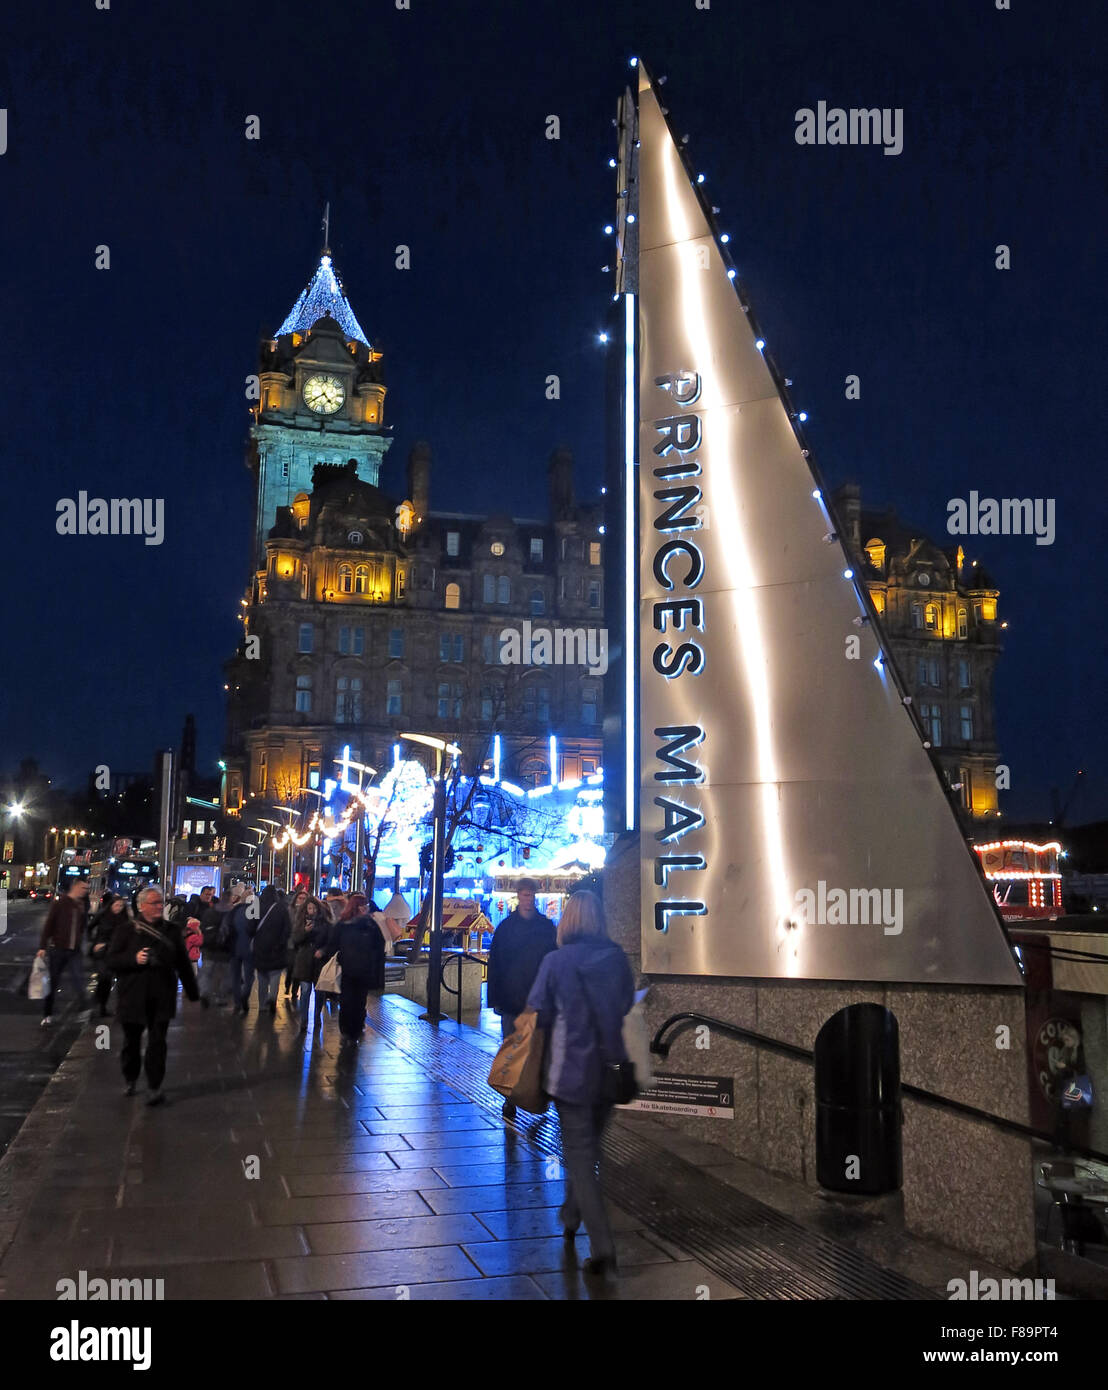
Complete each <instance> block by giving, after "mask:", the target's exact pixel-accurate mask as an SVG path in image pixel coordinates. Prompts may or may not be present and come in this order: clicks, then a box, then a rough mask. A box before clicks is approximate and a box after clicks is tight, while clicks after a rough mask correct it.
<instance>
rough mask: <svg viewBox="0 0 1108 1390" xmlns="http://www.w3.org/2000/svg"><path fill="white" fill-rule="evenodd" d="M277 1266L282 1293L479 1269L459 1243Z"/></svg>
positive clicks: (457, 1275)
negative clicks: (457, 1244)
mask: <svg viewBox="0 0 1108 1390" xmlns="http://www.w3.org/2000/svg"><path fill="white" fill-rule="evenodd" d="M273 1270H274V1274H275V1276H276V1280H277V1291H278V1292H279V1293H310V1292H311V1291H312V1290H315V1289H319V1290H321V1291H324V1292H329V1291H330V1290H332V1289H359V1288H375V1287H380V1286H381V1285H382V1284H385V1285H388V1284H392V1285H394V1286H396V1285H400V1284H404V1285H410V1284H426V1283H428V1282H430V1281H432V1280H434V1281H442V1280H447V1279H464V1278H466V1276H467V1275H473V1274H475V1273H477V1272H478V1271H476V1269H475V1267H474V1265H473V1263H472V1262H471V1261H470V1260H469V1259H468V1258H467V1257H466V1255H465V1254H464V1253H463V1251H462V1250H461V1249H460V1247H458V1246H456V1245H439V1246H431V1247H429V1248H427V1249H419V1250H378V1251H371V1252H367V1253H361V1254H354V1255H308V1256H305V1257H304V1258H302V1259H298V1260H276V1261H274V1264H273Z"/></svg>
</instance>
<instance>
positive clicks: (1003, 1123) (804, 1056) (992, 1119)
mask: <svg viewBox="0 0 1108 1390" xmlns="http://www.w3.org/2000/svg"><path fill="white" fill-rule="evenodd" d="M702 1024H707V1026H708V1027H709V1028H715V1029H718V1031H719V1032H721V1033H723V1034H724V1035H725V1036H727V1037H731V1038H735V1039H737V1040H738V1041H739V1042H745V1043H751V1044H752V1045H753V1046H754V1047H762V1048H765V1050H766V1051H767V1052H776V1053H777V1054H778V1055H779V1056H781V1057H792V1058H793V1059H794V1060H796V1061H799V1062H814V1061H815V1054H814V1053H812V1052H810V1051H809V1050H808V1049H807V1048H805V1047H796V1046H795V1045H794V1044H793V1043H786V1042H781V1041H780V1039H778V1038H768V1037H766V1035H765V1034H764V1033H755V1032H754V1031H753V1030H752V1029H750V1028H742V1027H740V1026H739V1025H738V1024H737V1023H728V1022H726V1021H725V1020H724V1019H721V1018H710V1017H709V1016H708V1015H707V1014H698V1013H684V1014H671V1015H670V1017H669V1018H667V1019H666V1021H665V1022H664V1023H663V1024H662V1025H661V1026H660V1027H659V1029H658V1031H657V1032H656V1033H655V1034H654V1037H653V1038H652V1039H651V1041H650V1050H651V1052H654V1053H656V1054H657V1055H658V1056H659V1057H668V1056H669V1050H670V1047H671V1046H672V1045H673V1040H674V1038H676V1037H677V1036H678V1035H679V1034H680V1033H683V1032H685V1031H686V1030H687V1029H689V1028H694V1027H697V1026H699V1025H702ZM671 1029H672V1030H673V1031H672V1032H670V1035H669V1036H668V1037H665V1036H663V1035H664V1034H665V1033H666V1032H667V1031H669V1030H671ZM900 1090H901V1093H902V1094H903V1095H906V1096H910V1097H911V1098H912V1100H916V1101H919V1102H920V1104H921V1105H929V1106H931V1107H932V1108H934V1109H937V1110H951V1111H953V1112H954V1113H955V1114H958V1115H964V1116H966V1118H967V1119H971V1120H979V1121H981V1122H982V1123H984V1124H990V1125H992V1126H993V1127H994V1128H995V1129H1002V1130H1005V1131H1006V1132H1007V1133H1008V1134H1016V1135H1019V1137H1020V1138H1021V1139H1039V1140H1041V1141H1042V1142H1043V1143H1045V1144H1049V1145H1050V1146H1051V1147H1052V1148H1055V1149H1062V1150H1064V1151H1065V1152H1068V1153H1072V1154H1076V1155H1077V1156H1078V1157H1079V1158H1091V1159H1093V1160H1095V1161H1097V1162H1100V1163H1108V1154H1105V1153H1101V1152H1100V1150H1099V1149H1087V1148H1084V1147H1083V1146H1082V1145H1080V1144H1071V1143H1069V1142H1067V1143H1065V1144H1063V1143H1061V1142H1060V1141H1059V1140H1058V1138H1057V1137H1056V1136H1055V1135H1053V1134H1048V1133H1046V1132H1045V1131H1044V1130H1041V1129H1032V1128H1031V1127H1030V1125H1021V1124H1019V1123H1018V1122H1017V1121H1015V1120H1006V1119H1004V1118H1003V1116H1001V1115H991V1114H990V1113H989V1112H988V1111H987V1110H978V1109H977V1107H976V1106H973V1105H965V1104H964V1103H963V1102H962V1101H960V1100H951V1099H950V1097H949V1096H940V1095H936V1094H935V1092H934V1091H925V1090H924V1089H923V1088H922V1087H920V1086H908V1085H906V1084H905V1083H903V1082H902V1083H901V1086H900Z"/></svg>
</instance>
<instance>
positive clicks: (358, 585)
mask: <svg viewBox="0 0 1108 1390" xmlns="http://www.w3.org/2000/svg"><path fill="white" fill-rule="evenodd" d="M368 589H369V566H368V565H359V566H358V568H357V569H356V570H355V571H354V592H355V593H356V594H364V593H366V592H367V591H368Z"/></svg>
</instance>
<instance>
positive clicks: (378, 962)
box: [332, 893, 385, 1047]
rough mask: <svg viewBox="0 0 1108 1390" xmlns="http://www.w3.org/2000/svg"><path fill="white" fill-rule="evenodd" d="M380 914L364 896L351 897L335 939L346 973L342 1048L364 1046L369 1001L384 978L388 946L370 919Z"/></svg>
mask: <svg viewBox="0 0 1108 1390" xmlns="http://www.w3.org/2000/svg"><path fill="white" fill-rule="evenodd" d="M376 910H377V908H376V905H374V904H367V900H366V896H365V894H364V893H351V894H350V895H349V896H348V897H347V900H346V907H345V908H344V910H343V914H342V917H341V918H340V919H339V922H338V929H337V933H336V935H335V936H334V937H333V938H332V944H333V945H334V946H335V947H336V948H337V951H338V958H339V969H340V970H341V971H342V980H341V983H340V985H339V1032H340V1034H341V1035H342V1041H341V1044H340V1045H341V1046H345V1047H357V1045H358V1043H359V1042H360V1040H361V1036H362V1031H363V1029H364V1028H365V1006H366V998H367V996H368V994H369V991H370V989H371V988H372V987H373V981H374V980H376V979H378V978H381V979H383V978H384V973H385V943H384V942H383V941H382V939H381V933H380V930H379V929H378V926H377V923H376V922H375V921H374V920H373V917H372V916H371V915H370V914H371V913H373V912H376ZM332 954H333V952H332Z"/></svg>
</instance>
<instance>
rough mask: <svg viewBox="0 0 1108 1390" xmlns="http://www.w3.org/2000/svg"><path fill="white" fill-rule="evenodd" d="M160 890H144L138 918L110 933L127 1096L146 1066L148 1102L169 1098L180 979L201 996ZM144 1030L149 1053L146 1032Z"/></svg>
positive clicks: (187, 990)
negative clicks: (170, 1043)
mask: <svg viewBox="0 0 1108 1390" xmlns="http://www.w3.org/2000/svg"><path fill="white" fill-rule="evenodd" d="M163 907H164V903H163V901H162V895H161V891H160V890H159V889H157V888H144V889H143V890H142V892H141V893H140V894H139V914H138V918H137V919H136V920H135V921H130V920H124V921H122V922H120V923H119V925H118V926H117V927H116V929H115V931H114V932H113V934H112V940H111V945H110V946H109V947H108V966H109V967H110V968H111V969H112V970H113V971H115V974H116V977H117V992H118V1001H119V1002H118V1017H119V1021H120V1023H121V1025H122V1027H123V1052H122V1055H121V1061H122V1065H123V1079H124V1080H125V1081H126V1083H127V1092H126V1093H127V1095H129V1096H133V1095H134V1094H135V1084H136V1082H137V1081H138V1078H139V1072H140V1071H141V1070H142V1068H143V1065H144V1064H145V1068H146V1082H147V1085H148V1086H149V1088H150V1094H149V1096H148V1097H147V1100H146V1103H147V1105H160V1104H161V1103H162V1102H163V1101H164V1100H165V1092H164V1091H163V1090H162V1083H163V1081H164V1080H165V1064H166V1051H167V1043H166V1039H167V1035H168V1033H169V1021H170V1019H171V1018H173V1016H174V1015H175V1014H176V1012H177V981H178V979H179V980H180V982H181V985H182V986H183V988H184V991H185V994H186V995H187V996H188V998H189V999H191V1000H192V1001H193V1002H194V1003H195V1002H196V1001H197V1000H198V999H199V998H200V993H199V990H198V989H197V988H196V976H195V975H194V973H193V969H192V965H191V963H190V961H189V958H188V952H187V951H186V950H185V943H184V939H183V936H182V934H181V928H180V927H179V926H178V925H177V923H175V922H170V921H167V920H166V919H165V918H164V917H163V916H162V908H163ZM144 1031H145V1033H146V1057H145V1059H144V1058H143V1055H142V1035H143V1032H144Z"/></svg>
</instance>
